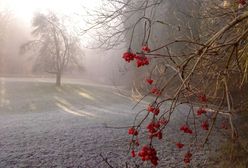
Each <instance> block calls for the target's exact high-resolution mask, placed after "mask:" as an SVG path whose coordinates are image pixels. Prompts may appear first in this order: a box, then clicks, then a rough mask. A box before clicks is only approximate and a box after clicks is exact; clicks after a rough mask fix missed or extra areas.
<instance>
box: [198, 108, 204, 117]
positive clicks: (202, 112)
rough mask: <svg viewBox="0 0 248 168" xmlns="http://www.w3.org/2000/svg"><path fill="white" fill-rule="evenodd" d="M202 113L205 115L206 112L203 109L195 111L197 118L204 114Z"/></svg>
mask: <svg viewBox="0 0 248 168" xmlns="http://www.w3.org/2000/svg"><path fill="white" fill-rule="evenodd" d="M204 113H206V110H204V109H203V108H199V109H198V110H197V115H198V116H200V115H202V114H204Z"/></svg>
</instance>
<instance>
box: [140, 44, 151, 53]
mask: <svg viewBox="0 0 248 168" xmlns="http://www.w3.org/2000/svg"><path fill="white" fill-rule="evenodd" d="M142 51H144V52H147V53H149V52H150V51H151V49H150V48H149V47H148V46H147V45H144V46H143V47H142Z"/></svg>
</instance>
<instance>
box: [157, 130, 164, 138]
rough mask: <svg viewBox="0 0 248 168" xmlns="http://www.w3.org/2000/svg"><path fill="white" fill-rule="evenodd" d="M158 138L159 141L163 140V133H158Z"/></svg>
mask: <svg viewBox="0 0 248 168" xmlns="http://www.w3.org/2000/svg"><path fill="white" fill-rule="evenodd" d="M157 137H158V139H162V138H163V134H162V132H161V131H159V132H158V133H157Z"/></svg>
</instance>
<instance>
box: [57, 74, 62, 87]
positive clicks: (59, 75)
mask: <svg viewBox="0 0 248 168" xmlns="http://www.w3.org/2000/svg"><path fill="white" fill-rule="evenodd" d="M56 86H61V72H58V73H56Z"/></svg>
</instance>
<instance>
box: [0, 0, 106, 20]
mask: <svg viewBox="0 0 248 168" xmlns="http://www.w3.org/2000/svg"><path fill="white" fill-rule="evenodd" d="M100 2H101V0H0V5H1V6H2V8H7V9H8V10H9V11H11V13H12V14H14V15H15V16H16V17H18V18H19V19H21V20H23V21H25V22H29V21H30V20H31V19H32V16H33V14H34V13H35V12H37V11H45V10H52V11H55V12H59V13H63V14H66V15H71V14H75V13H82V12H83V11H82V10H83V8H82V6H84V7H86V8H89V9H94V8H95V7H96V6H98V5H100Z"/></svg>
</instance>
